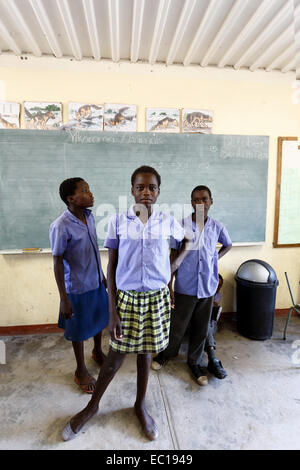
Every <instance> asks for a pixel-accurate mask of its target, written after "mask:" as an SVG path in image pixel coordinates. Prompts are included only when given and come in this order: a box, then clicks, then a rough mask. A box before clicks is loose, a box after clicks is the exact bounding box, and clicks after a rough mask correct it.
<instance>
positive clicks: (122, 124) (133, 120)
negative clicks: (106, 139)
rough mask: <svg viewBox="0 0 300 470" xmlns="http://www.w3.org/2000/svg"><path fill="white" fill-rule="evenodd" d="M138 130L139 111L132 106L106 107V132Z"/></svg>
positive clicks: (115, 105)
mask: <svg viewBox="0 0 300 470" xmlns="http://www.w3.org/2000/svg"><path fill="white" fill-rule="evenodd" d="M136 129H137V110H136V106H135V105H131V104H111V103H105V105H104V130H105V131H113V132H114V131H122V132H135V131H136Z"/></svg>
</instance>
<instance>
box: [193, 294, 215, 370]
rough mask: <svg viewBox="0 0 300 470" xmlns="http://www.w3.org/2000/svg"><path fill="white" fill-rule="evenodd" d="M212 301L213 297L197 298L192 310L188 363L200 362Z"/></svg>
mask: <svg viewBox="0 0 300 470" xmlns="http://www.w3.org/2000/svg"><path fill="white" fill-rule="evenodd" d="M212 303H213V297H207V298H203V299H199V300H198V302H197V306H196V308H195V310H194V312H193V316H192V319H191V324H190V333H189V348H188V363H189V364H200V361H201V356H202V353H203V350H204V346H205V341H206V336H207V330H208V325H209V321H210V316H211V310H212Z"/></svg>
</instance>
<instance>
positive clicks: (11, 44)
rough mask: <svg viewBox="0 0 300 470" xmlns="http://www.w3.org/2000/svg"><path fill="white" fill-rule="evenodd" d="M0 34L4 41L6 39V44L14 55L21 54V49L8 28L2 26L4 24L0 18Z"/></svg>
mask: <svg viewBox="0 0 300 470" xmlns="http://www.w3.org/2000/svg"><path fill="white" fill-rule="evenodd" d="M0 36H2V37H3V39H4V41H6V42H7V44H8V45H9V48H10V49H11V50H12V51H13V52H14V53H15V54H16V55H21V54H22V51H21V49H20V48H19V46H18V44H17V43H16V41H15V40H14V39H13V37H12V36H11V35H10V34H9V32H8V29H7V28H6V26H4V24H3V23H2V21H1V20H0Z"/></svg>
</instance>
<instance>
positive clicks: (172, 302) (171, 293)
mask: <svg viewBox="0 0 300 470" xmlns="http://www.w3.org/2000/svg"><path fill="white" fill-rule="evenodd" d="M177 255H178V251H177V250H176V249H175V248H171V253H170V264H171V266H172V264H173V263H174V261H175V259H176V258H177ZM173 279H174V272H171V280H170V282H169V284H168V287H169V291H170V300H171V308H175V296H174V291H173Z"/></svg>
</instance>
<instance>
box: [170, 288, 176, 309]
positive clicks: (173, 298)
mask: <svg viewBox="0 0 300 470" xmlns="http://www.w3.org/2000/svg"><path fill="white" fill-rule="evenodd" d="M169 291H170V305H171V308H173V309H174V308H175V295H174V291H173V287H171V286H169Z"/></svg>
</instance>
